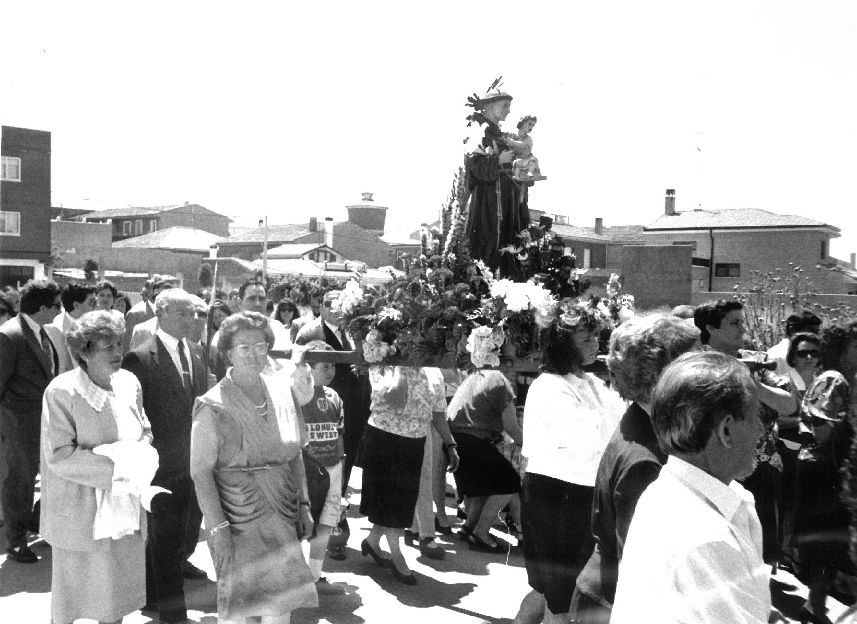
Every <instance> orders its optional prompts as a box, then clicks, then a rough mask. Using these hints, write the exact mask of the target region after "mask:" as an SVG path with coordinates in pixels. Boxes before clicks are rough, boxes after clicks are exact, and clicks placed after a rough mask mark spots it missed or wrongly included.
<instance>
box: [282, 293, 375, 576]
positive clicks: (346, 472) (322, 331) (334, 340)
mask: <svg viewBox="0 0 857 624" xmlns="http://www.w3.org/2000/svg"><path fill="white" fill-rule="evenodd" d="M341 292H342V291H340V290H330V291H328V292H326V293H325V294H324V298H323V299H322V307H321V316H320V317H319V318H317V319H315V320H312V321H310V322H309V323H307V324H305V325H304V326H303V327H301V328H300V331H298V335H297V338H296V339H295V344H299V345H305V344H307V343H308V342H311V341H313V340H324V341H325V342H326V343H327V344H329V345H330V346H331V347H333V348H334V349H335V350H337V351H351V350H352V349H353V348H354V345H353V343H352V342H351V340H350V339H349V338H348V336H347V335H346V332H345V327H344V324H343V322H342V313H341V312H340V311H339V310H338V309H335V308H334V307H333V302H334V301H336V300H337V299H338V298H339V294H340V293H341ZM330 387H331V388H333V389H334V390H336V392H337V394H339V397H340V398H341V399H342V407H343V411H344V412H345V436H344V439H343V442H344V446H345V465H344V467H343V471H342V495H343V496H345V492H346V490H347V488H348V479H349V478H350V477H351V469H352V468H353V467H354V458H355V456H356V455H357V448H358V446H359V445H360V439H361V438H362V437H363V429H365V427H366V422H367V421H368V420H369V404H370V401H371V398H372V388H371V386H370V385H369V377H368V376H367V375H365V374H364V375H359V374H358V373H357V372H356V371H355V370H354V367H353V366H352V365H351V364H337V365H336V375H335V376H334V377H333V381H332V382H331V383H330ZM346 526H347V525H346ZM340 528H342V527H340ZM330 550H331V553H330V554H331V556H332V557H333V558H334V559H336V558H344V551H342V552H335V550H334V549H333V548H331V549H330Z"/></svg>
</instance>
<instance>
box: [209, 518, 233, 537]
mask: <svg viewBox="0 0 857 624" xmlns="http://www.w3.org/2000/svg"><path fill="white" fill-rule="evenodd" d="M228 526H229V521H228V520H224V521H223V522H221V523H220V524H218V525H217V526H213V527H211V529H209V531H208V534H209V535H214V534H215V533H217V532H218V531H219V530H220V529H225V528H226V527H228Z"/></svg>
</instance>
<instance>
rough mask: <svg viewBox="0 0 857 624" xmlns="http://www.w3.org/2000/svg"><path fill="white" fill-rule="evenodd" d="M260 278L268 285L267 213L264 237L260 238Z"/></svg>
mask: <svg viewBox="0 0 857 624" xmlns="http://www.w3.org/2000/svg"><path fill="white" fill-rule="evenodd" d="M260 225H261V223H260ZM262 279H263V280H264V282H265V284H266V285H265V288H266V289H267V288H268V286H267V284H268V215H265V237H264V239H263V240H262Z"/></svg>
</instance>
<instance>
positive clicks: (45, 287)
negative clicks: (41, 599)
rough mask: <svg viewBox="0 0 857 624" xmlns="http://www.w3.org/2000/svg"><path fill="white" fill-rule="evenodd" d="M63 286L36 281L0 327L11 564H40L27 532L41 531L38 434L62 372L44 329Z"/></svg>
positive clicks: (0, 417) (0, 415)
mask: <svg viewBox="0 0 857 624" xmlns="http://www.w3.org/2000/svg"><path fill="white" fill-rule="evenodd" d="M60 292H61V291H60V287H59V286H57V285H56V284H55V283H54V282H52V281H49V280H34V281H31V282H29V283H27V284H26V285H25V286H24V288H23V289H22V290H21V304H20V305H21V309H20V313H19V314H18V316H16V317H14V318H12V319H9V320H8V321H6V322H5V323H4V324H3V325H2V327H0V445H2V450H3V452H2V458H3V461H4V462H5V463H6V470H7V472H6V479H5V481H4V483H3V511H4V514H5V517H6V539H7V540H8V544H7V549H6V552H7V554H8V555H9V559H12V560H13V561H18V562H20V563H35V562H36V561H37V560H38V558H37V557H36V554H35V553H34V552H33V551H32V550H30V548H29V547H28V546H27V531H28V530H30V531H36V530H37V529H38V518H39V514H38V509H36V510H35V511H34V509H33V494H34V491H35V487H36V475H37V474H38V472H39V432H40V429H41V414H42V395H43V394H44V393H45V388H46V387H47V385H48V383H50V381H51V379H53V378H54V377H55V376H56V375H57V373H59V371H60V362H59V356H58V352H57V348H58V347H57V345H54V344H53V343H52V342H51V340H50V338H49V337H48V334H47V332H46V331H45V330H44V326H45V325H47V324H48V323H50V322H51V321H53V320H54V317H55V316H56V315H57V314H58V313H59V311H60V307H61V306H62V303H61V300H60Z"/></svg>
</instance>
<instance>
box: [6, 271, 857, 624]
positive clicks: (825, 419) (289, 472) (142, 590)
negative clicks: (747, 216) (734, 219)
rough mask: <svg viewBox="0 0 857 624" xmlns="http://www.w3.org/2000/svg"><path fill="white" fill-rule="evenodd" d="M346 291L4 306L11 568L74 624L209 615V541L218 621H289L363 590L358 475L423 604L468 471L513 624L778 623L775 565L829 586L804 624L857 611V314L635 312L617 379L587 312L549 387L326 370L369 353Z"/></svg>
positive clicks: (586, 306) (27, 300) (481, 375)
mask: <svg viewBox="0 0 857 624" xmlns="http://www.w3.org/2000/svg"><path fill="white" fill-rule="evenodd" d="M339 292H340V291H338V290H337V289H335V288H325V287H322V286H321V285H314V286H311V287H305V288H301V289H293V290H292V291H291V292H289V291H286V292H285V293H282V292H281V293H278V294H279V295H285V296H283V297H280V298H279V300H278V301H277V302H274V301H273V297H272V294H273V293H270V292H269V291H268V288H267V287H266V285H265V283H263V282H262V281H260V280H253V279H251V280H248V281H247V282H246V283H244V284H243V285H242V286H241V287H240V288H239V289H235V290H234V291H230V292H228V293H225V292H221V291H214V292H211V291H205V292H199V293H196V294H191V293H188V292H186V291H185V290H183V289H181V288H178V287H176V286H175V285H174V284H172V283H171V282H170V281H168V280H163V279H159V278H157V277H155V278H153V279H151V280H149V281H147V283H146V285H145V287H144V289H143V292H142V293H141V295H142V298H141V301H140V302H139V303H137V304H136V305H133V306H131V305H129V304H130V301H129V298H128V297H127V295H124V294H122V293H120V292H118V291H117V289H116V288H115V286H114V285H113V284H111V283H110V282H109V281H101V282H97V283H70V284H67V285H66V286H64V287H60V286H59V285H57V284H56V283H54V282H52V281H50V280H45V279H41V280H33V281H31V282H29V283H27V284H26V285H24V286H23V287H22V288H21V289H20V291H17V290H15V289H6V290H4V291H3V292H2V293H0V476H2V496H0V502H2V512H3V522H4V531H5V534H6V539H7V548H6V553H7V558H8V559H9V560H11V561H14V562H17V563H20V564H28V563H29V564H32V563H37V562H38V561H39V558H38V556H37V554H36V553H35V552H34V551H33V550H32V549H31V548H30V545H31V544H32V541H33V539H34V537H35V536H40V537H41V538H42V539H44V540H45V541H46V542H47V543H49V544H50V546H51V547H52V570H51V591H52V605H51V617H52V621H53V622H55V623H56V624H65V623H68V622H73V621H74V620H76V619H78V618H92V619H96V620H98V621H99V622H119V621H121V620H122V618H123V617H124V616H126V615H128V614H130V613H132V612H134V611H137V610H142V611H144V612H148V613H151V614H156V615H157V617H158V618H159V621H161V622H184V621H187V605H186V600H185V595H184V580H185V579H188V578H191V579H194V578H197V579H200V578H206V577H207V575H206V573H205V572H204V571H202V570H200V569H198V568H197V567H195V566H194V565H193V564H191V563H190V562H189V561H188V558H189V557H190V556H191V555H192V554H193V553H194V551H195V550H196V548H197V544H198V542H199V540H200V537H201V536H202V537H203V538H204V539H205V540H206V541H207V543H208V548H209V550H210V553H211V557H212V561H213V563H214V568H215V570H216V575H217V579H216V581H217V608H218V618H219V621H221V622H249V621H259V619H260V618H261V621H263V622H277V623H286V622H288V621H289V620H290V614H291V612H292V611H293V610H294V609H296V608H302V607H314V606H317V605H318V601H319V596H324V595H327V594H336V593H342V592H343V590H342V588H341V587H340V586H339V585H337V584H336V583H332V582H330V581H329V580H328V579H327V578H326V577H325V576H324V574H323V568H324V562H325V559H326V558H327V557H330V558H333V559H344V558H346V557H347V556H348V552H347V548H346V544H347V539H348V535H349V526H348V521H347V519H346V514H345V509H346V508H347V506H348V496H349V488H348V486H349V482H350V480H351V473H352V469H353V467H354V466H355V465H358V466H360V468H361V469H362V481H361V484H360V506H359V513H360V514H362V515H365V516H367V518H368V520H369V522H370V523H371V529H370V531H369V532H368V535H367V536H366V538H365V539H364V540H363V541H362V542H361V543H360V545H359V550H360V552H361V554H362V555H363V556H365V557H370V558H371V560H373V561H374V562H375V563H377V564H378V565H379V566H381V567H382V568H384V569H385V570H389V573H390V574H391V575H392V578H393V579H395V581H397V582H400V583H403V584H406V585H418V579H417V576H415V575H414V574H413V573H412V572H411V570H410V569H409V567H408V563H407V559H406V558H405V556H404V554H403V553H404V552H405V551H404V550H403V547H404V546H405V545H407V544H410V545H411V546H413V547H415V548H418V549H419V551H420V553H421V554H422V555H424V556H426V557H428V558H431V559H442V558H444V556H445V555H446V552H445V551H444V549H443V547H442V546H441V544H440V543H439V542H438V540H437V539H436V536H437V534H438V533H441V534H447V535H448V534H451V533H452V532H453V524H454V522H453V521H451V520H450V518H449V517H448V516H447V514H446V502H445V498H446V496H445V494H446V491H447V489H448V488H449V487H451V484H449V483H448V480H447V476H446V475H447V473H448V472H451V473H452V475H453V480H454V485H455V494H456V495H457V497H458V503H459V504H458V514H459V515H460V517H461V518H463V520H464V522H463V523H462V524H460V525H459V527H458V535H459V537H460V538H461V540H462V541H463V543H465V544H466V545H467V546H468V548H469V549H470V550H473V551H476V552H479V553H486V554H492V553H505V552H506V550H507V548H508V547H509V546H508V544H509V543H514V544H518V545H519V546H521V547H522V553H523V557H524V562H525V565H526V572H527V580H528V583H529V586H530V591H529V592H528V593H526V595H525V596H524V598H523V600H522V602H521V605H520V609H519V611H518V613H517V614H516V616H515V622H516V624H536V623H538V622H548V623H554V622H583V623H588V624H596V623H604V622H608V621H610V622H617V623H620V624H621V623H624V622H655V621H657V622H712V623H722V622H742V623H743V622H768V621H777V619H778V618H782V616H780V615H779V614H778V613H777V612H776V610H774V609H773V608H772V605H771V590H770V582H771V577H772V575H775V574H776V571H777V570H778V569H781V568H786V569H789V570H791V571H792V572H793V573H794V574H795V575H796V576H797V577H798V578H799V579H800V580H801V581H802V582H803V583H804V584H805V585H806V586H807V588H808V598H807V600H806V602H805V604H803V606H802V607H801V610H800V614H799V617H800V619H801V620H802V621H803V622H814V623H817V622H822V623H823V622H829V621H830V620H829V619H828V616H827V615H826V599H827V597H828V596H829V595H830V594H831V593H832V592H833V591H839V592H840V593H842V594H843V595H850V596H851V597H852V598H857V569H855V561H857V559H855V556H854V555H855V554H857V552H855V551H857V548H854V547H855V545H857V515H855V511H857V451H855V450H854V448H852V447H853V446H855V445H854V444H853V438H854V436H853V427H854V424H853V423H854V422H855V421H854V419H855V418H857V392H854V391H853V390H852V388H853V384H854V383H855V376H857V319H851V320H849V321H842V322H837V323H828V324H823V323H822V321H821V319H819V318H818V317H817V316H815V315H814V314H812V313H811V312H808V311H798V312H797V313H795V314H793V315H792V316H790V317H789V318H788V319H787V322H786V324H785V328H784V329H785V333H786V336H785V338H784V339H783V341H782V342H781V343H779V344H777V345H774V346H773V347H772V348H771V349H770V350H769V351H768V352H760V351H756V350H753V345H750V344H747V339H746V335H745V331H744V324H743V323H744V321H743V315H744V311H743V309H742V306H741V304H740V303H739V302H738V301H711V302H708V303H705V304H702V305H700V306H697V307H696V308H689V307H688V306H681V307H679V308H677V309H675V310H673V311H669V310H662V311H655V312H649V313H645V314H639V315H637V316H633V317H631V318H630V319H629V320H625V321H624V322H623V323H621V324H620V325H619V326H618V327H616V328H615V329H613V331H612V334H611V336H610V340H609V343H608V348H607V353H606V357H605V359H606V365H607V371H608V374H606V375H604V374H595V373H593V372H588V371H589V370H592V368H591V365H592V364H593V363H594V362H595V360H596V358H597V357H598V356H599V337H600V336H602V334H603V332H604V330H605V327H604V320H603V317H601V316H599V315H598V314H597V313H595V311H594V309H593V308H592V307H591V305H590V303H589V302H587V301H584V300H564V301H563V302H562V305H561V306H560V313H559V314H558V315H557V317H556V318H555V319H554V320H553V322H552V323H551V325H550V327H548V328H547V329H545V330H544V333H543V335H542V337H541V344H542V345H543V352H542V360H541V361H542V367H541V372H540V373H539V374H529V375H524V376H521V375H519V374H517V373H516V371H515V370H514V369H513V367H511V366H508V365H506V367H505V368H503V369H501V370H487V369H480V370H471V371H469V373H468V374H465V373H463V372H460V371H453V370H440V369H438V368H433V367H422V368H417V367H408V366H386V367H383V366H371V367H359V366H354V365H352V364H347V363H341V362H340V363H333V362H330V361H319V359H321V360H324V359H325V358H317V359H313V358H312V357H310V358H309V360H308V358H307V353H308V352H309V353H310V354H317V353H319V352H323V351H350V350H352V349H354V348H355V342H354V340H353V338H352V336H350V334H349V332H348V328H347V327H346V325H345V323H344V321H343V317H342V313H341V311H340V310H339V307H338V306H337V305H336V302H337V299H338V297H339ZM328 359H329V358H328ZM38 475H41V490H40V492H39V493H38V496H36V490H35V486H36V481H37V477H38ZM37 499H38V500H37ZM498 526H501V527H502V530H503V531H505V532H507V533H508V534H509V535H510V536H511V538H510V539H509V540H508V541H500V540H498V538H497V537H496V535H497V532H496V530H497V527H498ZM492 529H493V530H492ZM302 540H308V541H309V547H308V549H302V547H301V542H302ZM849 544H850V545H851V546H852V550H851V551H849ZM521 589H522V593H523V590H524V589H525V588H521ZM783 621H785V620H783Z"/></svg>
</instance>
